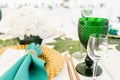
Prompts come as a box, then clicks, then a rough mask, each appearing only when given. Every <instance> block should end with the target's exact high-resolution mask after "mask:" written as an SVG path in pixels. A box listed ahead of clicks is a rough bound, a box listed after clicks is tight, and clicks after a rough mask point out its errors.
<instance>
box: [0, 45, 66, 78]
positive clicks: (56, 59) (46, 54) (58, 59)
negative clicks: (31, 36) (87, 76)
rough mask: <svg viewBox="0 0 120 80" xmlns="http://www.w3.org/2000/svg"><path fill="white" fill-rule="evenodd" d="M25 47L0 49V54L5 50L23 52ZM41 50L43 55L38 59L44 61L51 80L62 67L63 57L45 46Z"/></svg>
mask: <svg viewBox="0 0 120 80" xmlns="http://www.w3.org/2000/svg"><path fill="white" fill-rule="evenodd" d="M26 47H27V45H17V46H9V47H4V48H1V49H0V53H3V52H4V51H5V50H6V49H7V48H13V49H19V50H24V49H25V48H26ZM41 48H42V50H43V54H42V55H40V56H39V58H41V59H43V60H45V61H46V66H45V67H46V71H47V73H48V77H49V80H52V79H53V78H54V77H56V76H57V75H58V74H59V73H60V71H61V70H62V68H63V66H64V58H63V56H62V55H61V54H60V53H59V52H58V51H56V50H54V49H52V48H48V47H46V46H41Z"/></svg>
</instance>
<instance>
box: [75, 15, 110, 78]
mask: <svg viewBox="0 0 120 80" xmlns="http://www.w3.org/2000/svg"><path fill="white" fill-rule="evenodd" d="M108 23H109V21H108V19H105V18H97V17H84V18H80V19H79V22H78V37H79V40H80V42H81V43H82V45H83V47H84V48H85V49H87V43H88V40H89V36H90V35H91V34H94V33H98V34H107V33H108V27H109V26H108ZM92 65H93V61H92V60H91V59H90V58H89V57H88V55H87V57H86V58H85V62H83V63H79V64H78V65H77V66H76V70H77V72H78V73H80V74H82V75H84V76H88V77H91V76H92V74H93V66H92ZM97 71H98V72H97V76H98V75H100V74H101V73H102V69H101V68H100V67H99V66H98V70H97Z"/></svg>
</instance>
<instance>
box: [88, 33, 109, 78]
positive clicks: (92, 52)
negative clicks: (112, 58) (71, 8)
mask: <svg viewBox="0 0 120 80" xmlns="http://www.w3.org/2000/svg"><path fill="white" fill-rule="evenodd" d="M107 49H108V37H107V35H105V34H92V35H90V38H89V40H88V45H87V52H88V56H89V57H90V58H91V59H92V60H93V61H94V66H93V80H96V79H97V77H96V76H97V70H98V69H97V65H98V62H99V61H100V60H102V59H103V58H104V57H106V55H107V53H108V52H107Z"/></svg>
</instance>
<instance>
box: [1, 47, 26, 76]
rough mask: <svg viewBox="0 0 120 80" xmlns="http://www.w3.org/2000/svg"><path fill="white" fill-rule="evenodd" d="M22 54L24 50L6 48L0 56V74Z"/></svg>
mask: <svg viewBox="0 0 120 80" xmlns="http://www.w3.org/2000/svg"><path fill="white" fill-rule="evenodd" d="M23 55H25V50H15V49H7V50H6V51H5V52H4V53H2V55H1V56H0V76H1V75H2V74H4V73H5V72H6V71H7V70H8V69H9V68H10V67H11V66H12V65H13V64H15V63H16V62H17V61H18V60H19V59H20V58H21V57H22V56H23Z"/></svg>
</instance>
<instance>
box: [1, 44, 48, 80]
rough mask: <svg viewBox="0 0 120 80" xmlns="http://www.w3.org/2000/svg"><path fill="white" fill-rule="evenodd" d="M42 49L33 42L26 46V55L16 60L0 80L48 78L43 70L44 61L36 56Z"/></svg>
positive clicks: (43, 79) (42, 79)
mask: <svg viewBox="0 0 120 80" xmlns="http://www.w3.org/2000/svg"><path fill="white" fill-rule="evenodd" d="M41 54H42V49H41V48H40V46H39V45H38V44H37V45H36V44H35V43H31V44H30V45H29V46H28V47H27V48H26V55H24V56H23V57H22V58H21V59H20V60H19V61H17V62H16V63H15V64H14V65H13V66H12V67H11V68H10V69H9V70H8V71H7V72H5V73H4V74H3V75H2V76H1V77H0V80H48V74H47V72H46V70H45V61H43V60H42V59H40V58H38V56H39V55H41Z"/></svg>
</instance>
